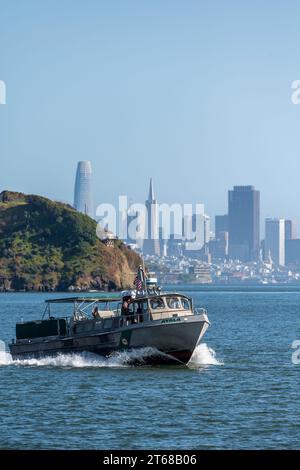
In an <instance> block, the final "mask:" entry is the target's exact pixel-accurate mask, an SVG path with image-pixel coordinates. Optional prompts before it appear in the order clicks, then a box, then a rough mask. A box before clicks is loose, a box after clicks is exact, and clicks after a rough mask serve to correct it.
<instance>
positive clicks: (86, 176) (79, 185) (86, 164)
mask: <svg viewBox="0 0 300 470" xmlns="http://www.w3.org/2000/svg"><path fill="white" fill-rule="evenodd" d="M74 207H75V209H76V210H78V211H79V212H82V213H83V214H86V215H89V216H90V217H94V210H93V199H92V165H91V162H90V161H82V162H78V165H77V172H76V180H75V191H74Z"/></svg>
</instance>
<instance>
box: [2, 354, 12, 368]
mask: <svg viewBox="0 0 300 470" xmlns="http://www.w3.org/2000/svg"><path fill="white" fill-rule="evenodd" d="M12 362H13V360H12V357H11V355H10V354H9V353H7V352H5V351H0V366H9V365H10V364H11V363H12Z"/></svg>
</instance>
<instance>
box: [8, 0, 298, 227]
mask: <svg viewBox="0 0 300 470" xmlns="http://www.w3.org/2000/svg"><path fill="white" fill-rule="evenodd" d="M299 18H300V2H299V1H296V0H295V1H292V0H287V1H282V0H278V1H271V0H265V1H264V2H262V1H261V0H259V1H258V0H252V1H250V0H249V1H241V0H235V1H234V0H228V1H224V0H219V1H216V0H209V1H208V0H207V1H201V0H195V1H193V0H186V1H183V0H181V1H178V0H147V1H145V0H136V1H133V0H132V1H130V0H102V1H101V0H44V1H39V0H24V1H21V0H19V1H18V0H0V80H4V81H5V82H6V86H7V103H6V105H1V106H0V190H2V189H11V190H17V191H23V192H26V193H36V194H42V195H45V196H48V197H50V198H53V199H57V200H62V201H67V202H72V200H73V188H74V178H75V170H76V164H77V161H78V160H91V162H92V166H93V176H94V192H95V194H94V197H95V203H97V204H98V203H101V202H112V203H115V202H116V199H117V195H118V194H127V195H128V196H129V198H130V199H131V200H132V201H137V202H142V201H144V199H145V196H146V194H147V192H148V184H149V177H150V176H152V177H153V178H154V185H155V191H156V194H157V198H158V200H159V202H169V203H171V202H181V203H196V202H203V203H204V204H205V207H206V212H207V213H208V214H209V215H211V216H212V217H213V216H214V215H215V214H218V213H221V214H222V213H225V212H226V210H227V190H228V189H229V188H230V187H232V186H233V185H243V184H253V185H255V186H256V187H257V189H260V191H261V214H262V219H263V218H264V217H266V216H274V217H286V218H295V219H299V220H300V207H299V196H298V194H299V191H300V185H299V179H300V178H299V177H300V105H299V106H297V105H293V104H292V102H291V93H292V91H291V83H292V81H293V80H296V79H300V60H299V56H300V52H299V50H300V28H299Z"/></svg>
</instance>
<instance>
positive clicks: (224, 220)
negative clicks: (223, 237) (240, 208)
mask: <svg viewBox="0 0 300 470" xmlns="http://www.w3.org/2000/svg"><path fill="white" fill-rule="evenodd" d="M222 232H228V214H224V215H216V216H215V238H217V239H219V238H220V233H222Z"/></svg>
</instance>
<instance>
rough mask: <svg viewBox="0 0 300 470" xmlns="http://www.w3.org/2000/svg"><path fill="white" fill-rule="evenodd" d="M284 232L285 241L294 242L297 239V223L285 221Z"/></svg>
mask: <svg viewBox="0 0 300 470" xmlns="http://www.w3.org/2000/svg"><path fill="white" fill-rule="evenodd" d="M284 231H285V240H294V239H295V238H297V231H296V221H295V220H288V219H286V220H285V221H284Z"/></svg>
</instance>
